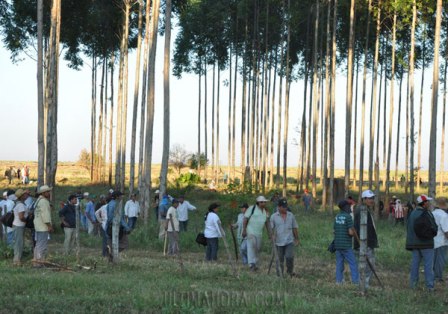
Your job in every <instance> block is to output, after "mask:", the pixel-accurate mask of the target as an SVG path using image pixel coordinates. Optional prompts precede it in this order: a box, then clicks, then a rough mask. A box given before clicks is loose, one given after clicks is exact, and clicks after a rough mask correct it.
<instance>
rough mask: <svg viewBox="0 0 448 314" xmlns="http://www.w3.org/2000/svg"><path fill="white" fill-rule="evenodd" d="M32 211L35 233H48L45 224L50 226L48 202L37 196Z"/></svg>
mask: <svg viewBox="0 0 448 314" xmlns="http://www.w3.org/2000/svg"><path fill="white" fill-rule="evenodd" d="M36 202H37V203H36V204H37V205H36V209H35V210H34V229H35V230H36V231H37V232H45V231H48V226H47V225H46V224H47V223H50V224H51V209H50V202H49V201H48V200H47V199H46V198H45V197H43V196H39V198H38V199H37V201H36Z"/></svg>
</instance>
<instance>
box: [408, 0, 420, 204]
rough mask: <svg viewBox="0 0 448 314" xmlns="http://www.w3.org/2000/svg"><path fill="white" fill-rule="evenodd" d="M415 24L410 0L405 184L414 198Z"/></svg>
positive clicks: (415, 11)
mask: <svg viewBox="0 0 448 314" xmlns="http://www.w3.org/2000/svg"><path fill="white" fill-rule="evenodd" d="M416 24H417V3H416V0H413V1H412V26H411V51H410V54H409V109H410V110H409V126H410V134H412V136H411V138H410V149H409V156H410V158H409V168H410V172H409V178H408V177H406V186H407V183H408V182H410V199H411V200H413V199H414V144H415V140H414V59H415V26H416Z"/></svg>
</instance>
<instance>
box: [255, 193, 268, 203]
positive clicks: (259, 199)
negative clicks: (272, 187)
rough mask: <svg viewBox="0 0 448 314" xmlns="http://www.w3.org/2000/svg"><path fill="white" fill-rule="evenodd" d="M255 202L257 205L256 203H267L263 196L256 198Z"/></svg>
mask: <svg viewBox="0 0 448 314" xmlns="http://www.w3.org/2000/svg"><path fill="white" fill-rule="evenodd" d="M256 201H257V203H258V202H267V201H268V200H267V199H266V197H264V196H263V195H260V196H258V197H257V199H256Z"/></svg>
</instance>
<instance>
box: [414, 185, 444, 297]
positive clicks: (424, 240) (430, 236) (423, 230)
mask: <svg viewBox="0 0 448 314" xmlns="http://www.w3.org/2000/svg"><path fill="white" fill-rule="evenodd" d="M431 200H432V198H430V197H428V196H426V195H424V194H423V195H420V196H419V197H417V208H416V209H415V210H413V211H412V213H411V215H410V216H409V218H408V225H407V236H406V250H409V251H412V263H411V276H410V285H411V288H415V287H416V286H417V283H418V272H419V266H420V261H421V260H422V259H423V264H424V269H425V282H426V287H427V289H428V291H430V292H432V291H434V271H433V267H434V236H435V235H436V234H437V225H436V222H435V220H434V216H433V215H432V213H431V211H430V208H431V203H430V201H431Z"/></svg>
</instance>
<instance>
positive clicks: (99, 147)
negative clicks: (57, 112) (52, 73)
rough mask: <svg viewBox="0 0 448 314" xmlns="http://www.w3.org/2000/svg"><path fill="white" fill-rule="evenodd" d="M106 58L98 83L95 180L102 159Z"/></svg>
mask: <svg viewBox="0 0 448 314" xmlns="http://www.w3.org/2000/svg"><path fill="white" fill-rule="evenodd" d="M106 71H107V69H106V59H105V58H104V59H103V66H102V70H101V85H100V110H99V111H100V112H99V116H98V135H97V137H98V142H97V148H96V151H97V155H96V158H95V164H96V165H95V181H97V182H99V181H100V180H101V165H102V160H103V158H104V157H103V154H102V149H103V129H104V127H103V119H104V115H103V114H104V85H105V83H104V80H105V77H106Z"/></svg>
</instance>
